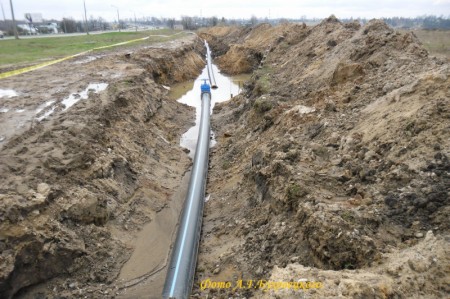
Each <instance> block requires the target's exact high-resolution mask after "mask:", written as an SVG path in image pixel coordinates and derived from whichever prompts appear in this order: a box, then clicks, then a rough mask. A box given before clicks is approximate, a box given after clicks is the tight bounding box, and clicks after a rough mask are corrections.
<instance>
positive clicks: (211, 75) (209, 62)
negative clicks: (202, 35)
mask: <svg viewBox="0 0 450 299" xmlns="http://www.w3.org/2000/svg"><path fill="white" fill-rule="evenodd" d="M205 46H206V61H207V68H208V77H209V83H211V88H212V89H216V88H218V86H217V84H216V78H214V72H213V67H212V58H211V50H210V49H209V45H208V43H207V42H206V41H205Z"/></svg>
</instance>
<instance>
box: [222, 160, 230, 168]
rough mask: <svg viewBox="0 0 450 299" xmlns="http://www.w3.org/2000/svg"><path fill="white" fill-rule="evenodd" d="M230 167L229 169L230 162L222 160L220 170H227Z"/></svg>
mask: <svg viewBox="0 0 450 299" xmlns="http://www.w3.org/2000/svg"><path fill="white" fill-rule="evenodd" d="M230 167H231V162H230V161H228V160H224V161H223V163H222V169H223V170H227V169H228V168H230Z"/></svg>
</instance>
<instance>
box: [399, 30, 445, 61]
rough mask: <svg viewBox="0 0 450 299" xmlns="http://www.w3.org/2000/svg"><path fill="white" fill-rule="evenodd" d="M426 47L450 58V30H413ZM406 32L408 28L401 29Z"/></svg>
mask: <svg viewBox="0 0 450 299" xmlns="http://www.w3.org/2000/svg"><path fill="white" fill-rule="evenodd" d="M412 31H413V32H414V34H415V35H416V36H417V37H418V38H419V40H420V41H421V42H422V44H423V45H424V47H425V48H426V49H427V50H428V51H429V52H430V53H431V54H433V55H444V56H446V57H447V58H449V59H450V30H412ZM400 32H402V33H404V32H407V30H400Z"/></svg>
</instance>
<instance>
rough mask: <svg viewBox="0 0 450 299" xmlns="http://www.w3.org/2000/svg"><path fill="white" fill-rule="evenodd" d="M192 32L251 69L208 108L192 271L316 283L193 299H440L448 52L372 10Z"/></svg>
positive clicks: (223, 277) (444, 270) (232, 68)
mask: <svg viewBox="0 0 450 299" xmlns="http://www.w3.org/2000/svg"><path fill="white" fill-rule="evenodd" d="M202 36H204V37H205V38H206V39H208V40H209V39H211V41H212V43H211V44H212V47H213V51H214V50H215V48H214V47H219V49H218V51H219V52H220V51H222V52H224V54H223V55H221V56H219V57H218V58H217V61H218V62H219V65H220V66H221V67H222V68H223V70H226V71H228V72H230V73H236V72H241V71H248V70H250V69H251V70H255V72H254V73H253V76H252V79H251V80H250V81H249V82H247V84H246V88H245V91H244V93H243V94H242V95H240V96H237V97H234V98H233V99H232V100H231V101H230V102H228V103H223V104H220V105H218V106H216V108H215V111H214V112H215V114H214V115H213V129H214V130H215V132H216V133H217V136H218V145H217V147H216V148H214V149H213V153H212V157H211V171H210V174H209V184H208V190H207V192H208V193H209V194H210V199H209V201H208V202H207V204H206V212H205V218H204V230H203V235H202V243H201V246H200V256H199V264H198V269H197V270H198V271H197V279H196V281H197V282H198V283H200V282H201V281H202V280H204V279H211V280H212V281H230V282H232V284H234V285H236V282H237V281H238V280H239V279H242V280H243V281H244V284H245V283H246V282H248V281H249V280H252V281H254V282H255V283H256V282H257V281H258V280H267V281H268V280H271V281H274V280H275V281H286V282H289V281H290V282H298V281H321V282H322V283H323V288H322V289H320V290H307V291H305V290H296V291H293V290H292V289H290V290H286V289H284V290H270V292H269V291H268V290H267V289H265V290H262V289H261V288H258V287H256V288H253V287H251V288H246V287H243V288H235V289H234V290H232V289H226V288H222V289H218V288H215V289H214V288H206V289H204V290H201V289H200V288H199V287H198V285H197V288H196V293H197V294H198V296H200V297H204V296H205V295H206V294H210V295H215V296H218V297H222V296H245V297H247V298H249V297H252V296H254V297H256V298H260V297H263V296H264V298H298V297H299V296H302V293H303V292H307V295H306V294H305V296H308V297H309V298H336V297H339V298H412V297H414V296H417V297H422V298H443V297H445V295H446V294H448V293H449V291H450V289H449V288H448V278H449V275H450V269H449V264H450V263H449V262H450V261H449V257H450V255H449V252H448V249H449V248H450V246H449V238H450V235H449V221H448V219H449V211H450V206H449V200H448V197H449V184H448V182H449V171H450V161H449V155H450V153H449V149H450V133H449V132H450V130H449V128H450V127H449V125H450V122H449V119H450V108H449V107H450V89H449V86H450V65H449V63H448V61H445V60H442V59H439V58H435V57H432V56H430V55H429V53H428V52H427V51H426V50H425V49H424V48H423V46H422V45H421V43H420V41H418V39H417V38H416V37H415V35H414V34H413V33H407V34H401V33H398V32H396V31H394V30H393V29H391V28H390V27H388V26H387V25H386V24H385V23H383V22H382V21H378V20H372V21H370V22H369V23H368V24H366V25H365V26H360V25H359V24H358V23H349V24H344V23H341V22H340V21H339V20H337V19H336V18H334V17H330V18H328V19H326V20H324V21H323V22H321V23H320V24H319V25H317V26H314V27H307V26H305V25H293V24H284V25H281V26H277V27H271V26H269V25H260V26H258V27H255V28H251V29H249V28H245V29H241V30H240V31H237V30H235V29H234V30H232V31H229V32H228V31H225V30H220V31H219V34H217V33H216V32H215V31H214V30H211V31H208V30H206V31H204V32H203V35H202ZM222 38H223V39H224V40H225V41H227V46H228V48H226V47H223V46H221V45H220V44H219V43H218V42H217V41H216V40H220V39H222ZM224 49H226V51H224ZM236 65H239V66H242V68H240V67H238V66H236ZM289 296H290V297H289Z"/></svg>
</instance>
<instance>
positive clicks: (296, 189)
mask: <svg viewBox="0 0 450 299" xmlns="http://www.w3.org/2000/svg"><path fill="white" fill-rule="evenodd" d="M306 195H308V191H307V190H306V189H305V188H303V187H302V186H300V185H297V184H293V185H290V186H289V187H288V188H287V189H286V196H287V199H288V200H289V201H292V200H294V199H297V198H301V197H304V196H306Z"/></svg>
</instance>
